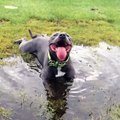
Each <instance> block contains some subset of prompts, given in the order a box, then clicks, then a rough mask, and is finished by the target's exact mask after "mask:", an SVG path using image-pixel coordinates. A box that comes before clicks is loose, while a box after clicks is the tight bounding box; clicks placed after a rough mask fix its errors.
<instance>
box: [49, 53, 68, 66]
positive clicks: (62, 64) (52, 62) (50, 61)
mask: <svg viewBox="0 0 120 120" xmlns="http://www.w3.org/2000/svg"><path fill="white" fill-rule="evenodd" d="M68 60H69V57H68V59H67V60H66V61H64V62H59V61H55V60H52V59H51V56H50V52H49V51H48V65H49V66H53V67H60V68H62V67H64V66H65V65H66V64H67V62H68Z"/></svg>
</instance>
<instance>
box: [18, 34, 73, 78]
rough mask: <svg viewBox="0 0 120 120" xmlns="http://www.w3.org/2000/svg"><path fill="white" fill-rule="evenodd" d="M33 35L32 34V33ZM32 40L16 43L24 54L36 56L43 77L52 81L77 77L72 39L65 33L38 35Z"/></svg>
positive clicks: (22, 40)
mask: <svg viewBox="0 0 120 120" xmlns="http://www.w3.org/2000/svg"><path fill="white" fill-rule="evenodd" d="M30 33H31V32H30ZM31 37H32V40H29V41H27V40H26V39H21V40H18V41H16V43H19V44H20V45H19V48H20V50H21V51H22V52H24V53H31V54H34V55H35V56H36V57H37V59H38V61H39V63H40V64H41V65H42V73H41V77H42V79H43V80H51V79H55V78H56V77H59V76H63V77H64V78H65V79H67V80H71V79H73V78H74V77H75V71H74V68H73V66H72V62H71V59H70V56H69V54H70V51H71V48H72V41H71V37H70V36H69V35H68V34H67V33H64V32H57V33H54V34H53V35H52V36H50V37H49V36H42V35H38V36H37V35H36V36H32V34H31Z"/></svg>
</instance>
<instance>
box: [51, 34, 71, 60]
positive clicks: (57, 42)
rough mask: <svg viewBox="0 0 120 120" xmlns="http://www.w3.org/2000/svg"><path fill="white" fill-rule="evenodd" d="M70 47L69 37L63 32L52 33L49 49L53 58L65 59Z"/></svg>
mask: <svg viewBox="0 0 120 120" xmlns="http://www.w3.org/2000/svg"><path fill="white" fill-rule="evenodd" d="M71 48H72V41H71V37H70V36H69V35H68V34H67V33H64V32H57V33H54V34H53V35H52V36H51V37H50V40H49V51H50V53H51V54H52V56H53V57H54V59H55V60H59V61H61V62H62V61H65V60H66V59H67V58H68V56H69V53H70V51H71Z"/></svg>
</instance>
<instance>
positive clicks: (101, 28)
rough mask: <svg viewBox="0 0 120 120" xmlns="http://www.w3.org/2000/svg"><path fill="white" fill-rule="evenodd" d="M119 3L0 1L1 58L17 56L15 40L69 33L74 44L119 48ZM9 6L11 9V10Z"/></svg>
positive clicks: (116, 0)
mask: <svg viewBox="0 0 120 120" xmlns="http://www.w3.org/2000/svg"><path fill="white" fill-rule="evenodd" d="M119 5H120V1H119V0H114V1H113V0H84V1H83V0H74V1H73V0H59V1H57V0H35V1H33V0H26V1H24V0H11V1H9V0H4V1H3V0H0V53H1V54H0V58H3V57H6V56H11V55H13V54H16V53H18V47H17V46H15V45H14V44H13V41H14V40H17V39H19V38H21V37H27V38H29V35H28V31H27V30H28V29H31V30H32V31H33V32H34V33H39V34H41V33H42V34H48V35H50V34H52V33H53V32H56V31H65V32H68V33H69V34H70V35H71V36H72V38H73V42H74V44H84V45H97V44H98V43H99V42H100V41H103V40H104V41H106V42H108V43H110V44H114V45H119V46H120V23H119V21H120V9H119ZM8 6H14V8H15V9H10V8H8Z"/></svg>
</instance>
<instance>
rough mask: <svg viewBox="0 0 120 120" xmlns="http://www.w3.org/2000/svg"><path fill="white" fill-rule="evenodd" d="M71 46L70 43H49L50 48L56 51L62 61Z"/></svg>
mask: <svg viewBox="0 0 120 120" xmlns="http://www.w3.org/2000/svg"><path fill="white" fill-rule="evenodd" d="M71 48H72V45H69V44H65V45H61V46H58V45H57V44H51V45H50V49H51V50H52V51H53V52H55V53H56V55H57V58H58V59H59V61H64V60H65V59H66V57H67V55H68V53H69V52H70V50H71Z"/></svg>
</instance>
